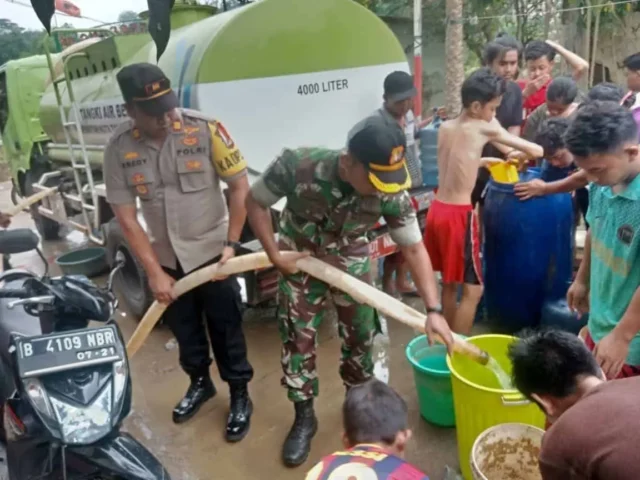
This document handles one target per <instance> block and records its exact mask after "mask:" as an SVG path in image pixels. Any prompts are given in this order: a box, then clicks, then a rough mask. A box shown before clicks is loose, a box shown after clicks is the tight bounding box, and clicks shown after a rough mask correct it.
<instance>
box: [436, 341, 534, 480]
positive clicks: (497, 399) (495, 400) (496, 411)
mask: <svg viewBox="0 0 640 480" xmlns="http://www.w3.org/2000/svg"><path fill="white" fill-rule="evenodd" d="M514 340H515V338H514V337H511V336H508V335H479V336H477V337H471V338H469V339H468V340H467V341H468V342H471V343H473V344H474V345H477V346H478V347H480V348H481V349H482V350H484V351H486V352H488V353H489V355H491V357H492V358H494V359H495V360H496V361H497V362H498V364H500V366H501V367H502V368H503V369H504V371H505V372H506V373H508V374H509V375H510V374H511V362H509V359H508V358H507V348H508V346H509V344H511V343H512V342H513V341H514ZM447 365H448V367H449V370H450V371H451V386H452V390H453V407H454V411H455V416H456V427H457V437H458V458H459V459H460V469H461V470H462V475H463V477H464V478H465V480H473V476H472V473H471V467H470V465H469V456H470V454H471V449H472V447H473V443H474V442H475V440H476V438H477V437H478V436H479V435H480V434H481V433H482V432H484V431H485V430H487V429H488V428H491V427H493V426H495V425H499V424H501V423H524V424H527V425H533V426H534V427H538V428H543V427H544V421H545V417H544V414H543V413H542V411H541V410H540V409H539V408H538V406H537V405H535V404H534V403H531V402H529V401H528V400H526V399H525V398H524V397H523V396H522V394H521V393H520V392H518V391H517V390H503V389H501V388H500V384H499V383H498V379H497V378H496V376H495V375H494V373H493V372H492V371H491V370H489V369H488V368H487V367H485V366H482V365H480V364H479V363H477V362H475V361H473V360H471V359H469V358H468V357H466V356H464V355H454V356H453V358H451V357H447Z"/></svg>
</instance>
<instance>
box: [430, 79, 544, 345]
mask: <svg viewBox="0 0 640 480" xmlns="http://www.w3.org/2000/svg"><path fill="white" fill-rule="evenodd" d="M504 91H505V80H504V79H502V78H500V77H499V76H497V75H496V74H494V73H492V72H491V70H490V69H489V68H482V69H480V70H476V71H475V72H474V73H472V74H471V75H470V76H469V78H467V79H466V80H465V82H464V83H463V84H462V107H463V109H462V113H461V114H460V116H458V117H457V118H455V119H453V120H449V121H446V122H444V123H443V124H442V126H441V127H440V130H439V132H438V169H439V177H440V184H439V186H438V193H437V194H436V198H435V200H434V202H433V204H432V205H431V208H429V213H428V214H427V227H426V231H425V243H426V246H427V250H428V252H429V256H430V257H431V261H432V263H433V269H434V270H436V271H439V272H442V281H443V288H442V306H443V310H444V316H445V318H446V319H447V321H448V322H449V325H450V327H451V329H452V330H454V331H455V332H458V333H461V334H464V335H468V334H469V333H471V327H472V326H473V318H474V315H475V312H476V308H477V306H478V302H479V301H480V297H481V295H482V266H481V264H480V238H479V233H478V225H477V218H476V217H477V216H476V214H475V213H474V211H473V207H472V206H471V192H472V191H473V187H474V185H475V183H476V177H477V175H478V168H479V167H480V166H483V165H487V164H491V163H494V162H500V161H501V160H500V159H494V158H481V153H482V149H483V148H484V146H485V145H486V144H487V143H488V142H494V143H498V144H502V145H506V146H507V147H511V148H513V149H514V151H515V150H519V151H520V152H518V153H522V154H524V155H526V156H528V157H531V158H538V157H541V156H542V153H543V152H542V147H540V146H538V145H536V144H535V143H531V142H528V141H526V140H523V139H521V138H519V137H517V136H515V135H512V134H510V133H509V132H507V131H506V130H505V129H504V128H502V127H501V126H500V123H499V122H498V121H497V120H496V118H495V113H496V109H497V108H498V106H499V105H500V101H501V99H502V95H503V93H504ZM509 156H510V155H507V157H509ZM461 284H462V285H463V291H462V300H461V302H460V306H459V307H458V308H456V303H457V302H456V299H457V292H458V287H459V285H461Z"/></svg>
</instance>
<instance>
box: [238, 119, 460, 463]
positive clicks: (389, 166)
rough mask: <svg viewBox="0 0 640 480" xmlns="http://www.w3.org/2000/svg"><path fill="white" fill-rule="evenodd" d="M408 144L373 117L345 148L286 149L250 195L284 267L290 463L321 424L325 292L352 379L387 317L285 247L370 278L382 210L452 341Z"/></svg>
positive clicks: (366, 371)
mask: <svg viewBox="0 0 640 480" xmlns="http://www.w3.org/2000/svg"><path fill="white" fill-rule="evenodd" d="M405 148H406V139H405V136H404V133H403V131H402V130H401V129H399V128H397V126H396V125H389V124H388V123H387V122H385V120H384V119H381V118H378V119H372V120H371V121H370V122H367V125H366V126H364V127H363V128H362V129H361V130H360V131H358V132H357V133H355V134H354V135H353V136H352V137H351V139H350V140H349V144H348V149H347V151H346V152H340V151H339V150H327V149H322V148H311V149H298V150H284V152H283V153H282V154H281V156H280V157H278V158H277V159H276V160H275V161H274V162H273V163H272V164H271V165H270V166H269V167H268V168H267V170H266V171H265V172H264V173H263V174H262V176H261V177H260V179H259V180H258V181H257V182H256V183H254V184H253V185H252V187H251V190H250V192H249V195H248V197H247V213H248V216H249V222H250V224H251V228H252V229H253V231H254V233H255V234H256V236H257V237H258V238H259V239H260V241H261V242H262V245H263V247H264V249H265V251H266V253H267V254H268V255H269V258H270V259H271V261H272V262H273V264H274V265H275V266H276V267H277V268H278V269H279V270H280V272H281V273H282V278H281V279H280V281H279V297H278V298H279V300H278V301H279V308H278V322H279V327H280V334H281V340H282V345H283V346H282V359H281V360H282V368H283V372H284V376H283V379H282V383H283V385H284V386H285V387H286V388H287V389H288V393H289V399H290V400H291V401H293V402H294V405H295V420H294V422H293V426H292V427H291V430H290V432H289V435H288V436H287V439H286V440H285V443H284V447H283V452H282V455H283V461H284V463H285V464H286V465H287V466H296V465H300V464H301V463H303V462H304V461H305V460H306V458H307V456H308V455H309V450H310V446H311V439H312V437H313V436H314V435H315V433H316V430H317V427H318V425H317V420H316V417H315V413H314V410H313V398H314V397H315V396H317V395H318V388H319V385H318V377H317V372H316V350H315V344H316V332H317V328H318V326H319V324H320V321H321V319H322V316H323V312H324V308H325V297H326V295H327V294H329V293H331V295H332V297H333V301H334V304H335V305H336V309H337V311H338V323H339V328H338V332H339V334H340V336H341V338H342V342H343V343H342V350H341V351H342V357H341V362H340V375H341V377H342V380H343V382H344V384H345V385H346V386H347V388H348V387H350V386H352V385H358V384H361V383H363V382H365V381H366V380H368V379H369V378H371V377H372V375H373V358H372V347H373V338H374V336H375V335H376V334H377V333H379V332H380V323H379V320H378V316H377V314H376V311H375V310H374V309H372V308H371V307H369V306H367V305H361V304H358V303H357V302H356V301H355V300H354V299H353V298H351V297H350V296H349V295H347V294H345V293H341V292H338V291H332V290H331V289H330V287H329V286H328V285H327V284H325V283H323V282H321V281H319V280H316V279H314V278H312V277H310V276H309V275H306V274H304V273H302V272H299V271H298V269H297V268H296V266H295V260H297V258H296V259H295V260H286V259H284V257H283V256H281V255H280V250H294V251H299V252H302V251H305V250H306V251H309V252H311V253H312V254H313V255H315V256H317V257H319V258H321V259H322V260H324V261H326V262H328V263H330V264H332V265H334V266H335V267H338V268H340V269H342V270H343V271H346V272H348V273H350V274H351V275H353V276H355V277H357V278H359V279H361V280H364V281H367V282H371V261H370V259H369V248H368V243H369V240H368V237H367V234H368V232H369V231H370V230H371V228H372V227H373V226H374V225H375V224H376V223H377V222H378V220H379V219H380V217H384V218H385V220H386V222H387V225H388V226H389V229H390V233H391V237H392V238H393V240H394V241H395V242H396V243H397V244H398V245H399V246H400V251H401V252H402V253H403V254H404V256H405V258H406V260H407V263H408V264H409V266H410V268H411V273H412V275H413V278H414V279H415V282H416V286H417V289H418V292H419V293H420V295H421V297H422V298H423V300H424V302H425V304H426V305H427V307H428V308H427V313H428V315H427V323H426V329H427V330H428V332H429V333H433V332H438V333H439V334H440V335H441V336H442V337H444V338H445V339H446V340H447V342H449V344H451V342H452V337H451V332H450V330H449V327H448V326H447V322H446V321H445V319H444V317H443V316H442V309H441V307H440V305H439V301H438V291H437V287H436V281H435V276H434V273H433V270H432V268H431V262H430V260H429V256H428V255H427V251H426V249H425V247H424V244H423V242H422V234H421V232H420V228H419V227H418V221H417V219H416V214H415V211H414V210H413V207H412V205H411V201H410V198H409V195H408V193H407V192H406V191H404V190H405V189H406V188H407V187H408V186H409V185H410V178H409V174H408V172H407V164H406V159H405ZM282 197H286V198H287V204H286V206H285V208H284V210H283V212H282V216H281V219H280V229H279V234H280V236H279V240H280V246H278V245H277V244H276V241H275V239H274V232H273V228H272V226H271V216H270V214H269V207H270V206H271V205H273V204H275V203H276V202H277V201H278V200H280V199H281V198H282ZM300 255H303V254H302V253H301V254H300Z"/></svg>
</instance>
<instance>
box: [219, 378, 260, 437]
mask: <svg viewBox="0 0 640 480" xmlns="http://www.w3.org/2000/svg"><path fill="white" fill-rule="evenodd" d="M229 391H230V392H231V408H230V411H229V418H227V431H226V434H225V435H226V438H227V441H228V442H239V441H240V440H242V439H243V438H244V437H245V436H246V435H247V433H249V425H250V423H251V414H252V413H253V402H252V401H251V399H250V398H249V390H247V384H246V383H241V384H237V385H229Z"/></svg>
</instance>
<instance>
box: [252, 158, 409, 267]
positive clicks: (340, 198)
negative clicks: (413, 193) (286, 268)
mask: <svg viewBox="0 0 640 480" xmlns="http://www.w3.org/2000/svg"><path fill="white" fill-rule="evenodd" d="M339 157H340V151H338V150H327V149H321V148H303V149H298V150H284V152H283V153H282V154H281V155H280V156H279V157H278V158H276V160H274V161H273V162H272V163H271V165H269V167H268V168H267V170H266V171H265V172H264V173H263V174H262V175H261V177H260V179H259V180H258V181H256V183H255V184H254V185H253V186H252V187H251V194H252V196H253V198H254V199H255V200H256V202H258V203H259V204H260V205H262V206H263V207H270V206H272V205H273V204H275V203H276V202H277V201H278V200H280V199H281V198H282V197H286V199H287V204H286V207H285V209H284V211H283V212H282V215H281V217H280V235H283V236H285V237H288V238H290V239H291V240H293V241H294V242H295V244H296V245H297V246H298V247H299V248H308V249H311V250H312V251H315V252H316V253H317V252H318V251H319V250H324V251H327V250H334V251H335V250H338V251H340V253H342V254H345V255H347V254H348V255H356V254H362V255H366V252H367V249H366V247H367V244H368V243H369V238H368V233H369V232H370V230H371V229H372V228H373V226H374V225H375V224H376V223H377V222H378V220H379V219H380V217H383V218H384V219H385V221H386V222H387V224H388V226H389V229H390V233H391V238H392V239H393V240H394V241H395V242H396V243H397V244H398V245H403V246H406V245H413V244H415V243H418V242H420V241H421V240H422V235H421V233H420V228H419V226H418V221H417V219H416V214H415V211H414V209H413V206H412V204H411V199H410V197H409V194H408V193H407V192H406V191H405V192H401V193H398V194H394V195H388V194H382V193H381V194H378V195H374V196H366V197H364V196H361V195H359V194H358V193H357V192H356V191H355V190H354V189H353V187H351V185H349V184H348V183H345V182H344V181H342V180H341V178H340V176H339V175H338V159H339Z"/></svg>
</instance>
